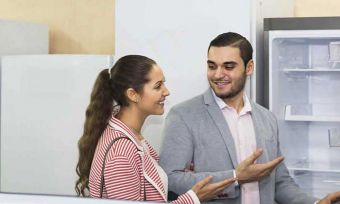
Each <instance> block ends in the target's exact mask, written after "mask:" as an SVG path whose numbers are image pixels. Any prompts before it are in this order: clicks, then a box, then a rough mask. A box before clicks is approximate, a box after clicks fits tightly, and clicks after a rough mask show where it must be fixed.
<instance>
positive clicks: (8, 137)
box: [0, 55, 113, 195]
mask: <svg viewBox="0 0 340 204" xmlns="http://www.w3.org/2000/svg"><path fill="white" fill-rule="evenodd" d="M112 62H113V57H112V56H110V55H12V56H2V57H1V60H0V68H1V92H0V93H1V135H0V156H1V159H0V167H1V168H0V191H1V192H8V193H33V194H57V195H75V190H74V187H75V181H76V179H77V175H76V171H75V170H76V164H77V161H78V147H77V142H78V140H79V138H80V136H81V134H82V131H83V124H84V121H85V110H86V107H87V105H88V104H89V101H90V93H91V90H92V86H93V84H94V81H95V79H96V77H97V75H98V74H99V72H100V71H101V70H102V69H105V68H108V67H110V66H112Z"/></svg>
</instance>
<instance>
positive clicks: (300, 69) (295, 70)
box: [283, 67, 340, 73]
mask: <svg viewBox="0 0 340 204" xmlns="http://www.w3.org/2000/svg"><path fill="white" fill-rule="evenodd" d="M283 71H284V72H288V73H289V72H340V69H332V68H327V67H320V68H312V69H305V68H285V69H283Z"/></svg>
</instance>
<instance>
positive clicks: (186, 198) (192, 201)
mask: <svg viewBox="0 0 340 204" xmlns="http://www.w3.org/2000/svg"><path fill="white" fill-rule="evenodd" d="M171 203H173V204H184V203H185V204H200V203H201V202H200V200H199V199H198V197H197V195H196V193H195V192H194V191H193V190H189V191H188V192H187V193H185V194H183V195H180V196H178V198H177V200H174V201H172V202H171Z"/></svg>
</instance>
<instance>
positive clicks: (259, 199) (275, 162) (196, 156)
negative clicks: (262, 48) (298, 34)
mask: <svg viewBox="0 0 340 204" xmlns="http://www.w3.org/2000/svg"><path fill="white" fill-rule="evenodd" d="M252 52H253V50H252V46H251V44H250V43H249V41H248V40H247V39H245V38H244V37H243V36H241V35H239V34H237V33H231V32H229V33H224V34H221V35H219V36H217V37H216V38H215V39H214V40H213V41H211V43H210V46H209V49H208V61H207V65H208V70H207V76H208V81H209V84H210V88H209V89H208V90H207V91H206V92H204V93H203V94H202V95H199V96H197V97H195V98H193V99H190V100H188V101H186V102H183V103H181V104H179V105H177V106H175V107H173V108H172V109H171V110H170V112H169V114H168V115H167V118H166V122H165V129H164V134H165V135H164V141H163V147H162V150H161V155H160V159H161V160H160V164H161V166H162V167H163V168H164V169H165V171H166V173H167V174H168V177H169V190H171V191H174V192H175V193H177V194H182V193H184V192H186V191H187V190H188V189H190V188H191V186H192V185H194V184H195V183H196V182H197V181H199V180H201V179H203V178H204V177H206V176H208V175H212V176H213V177H214V181H218V180H221V179H225V178H229V177H236V178H237V180H238V182H235V183H234V184H233V185H231V186H229V187H228V188H227V189H225V191H224V193H223V194H221V195H219V197H218V198H217V199H215V200H212V201H210V202H207V203H216V204H217V203H232V204H241V203H242V204H250V203H251V204H259V203H262V204H272V203H280V204H283V203H287V204H288V203H289V204H294V203H296V204H305V203H306V204H313V203H316V202H317V199H316V198H314V197H312V196H310V195H307V194H306V193H304V192H303V191H302V190H301V189H300V188H299V187H298V186H297V185H296V183H295V182H294V180H293V179H292V178H291V177H290V176H289V172H288V170H287V168H286V166H285V164H284V163H283V162H281V161H282V160H283V157H282V156H281V152H280V148H279V139H278V127H277V123H276V118H275V116H274V115H273V114H272V113H271V112H270V111H268V110H266V109H265V108H263V107H261V106H259V105H258V104H255V103H254V102H252V101H250V100H249V99H248V98H247V96H246V95H245V91H244V86H245V83H246V79H247V77H248V76H250V75H251V74H252V73H253V70H254V62H253V60H252ZM191 163H192V164H193V165H194V169H193V171H184V170H183V169H186V168H187V167H188V166H189V165H190V164H191ZM331 196H332V197H331V199H335V198H334V197H337V196H339V194H336V195H335V194H332V195H331ZM327 199H330V196H329V197H327ZM320 203H327V201H326V198H325V199H324V200H322V201H320Z"/></svg>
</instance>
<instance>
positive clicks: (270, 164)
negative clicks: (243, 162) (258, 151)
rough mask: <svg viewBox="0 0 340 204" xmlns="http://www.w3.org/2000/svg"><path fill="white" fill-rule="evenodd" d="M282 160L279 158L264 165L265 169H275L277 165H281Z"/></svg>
mask: <svg viewBox="0 0 340 204" xmlns="http://www.w3.org/2000/svg"><path fill="white" fill-rule="evenodd" d="M283 160H284V157H282V156H280V157H277V158H275V159H273V160H271V161H269V162H267V163H265V164H264V166H265V168H266V169H273V168H275V167H276V166H277V165H278V164H279V163H281V162H282V161H283Z"/></svg>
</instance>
